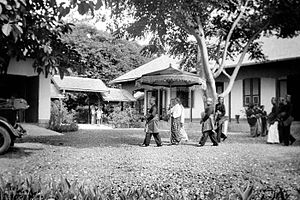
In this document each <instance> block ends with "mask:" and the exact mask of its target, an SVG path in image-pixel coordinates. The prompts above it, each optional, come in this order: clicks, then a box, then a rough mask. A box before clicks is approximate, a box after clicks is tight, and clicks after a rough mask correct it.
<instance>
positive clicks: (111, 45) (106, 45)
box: [64, 24, 149, 84]
mask: <svg viewBox="0 0 300 200" xmlns="http://www.w3.org/2000/svg"><path fill="white" fill-rule="evenodd" d="M64 41H65V42H67V43H68V44H69V45H71V46H75V49H76V50H77V51H78V53H79V54H80V55H81V56H82V60H81V62H82V63H83V64H82V68H81V70H78V72H77V74H78V75H85V76H86V77H88V78H99V79H101V80H102V81H104V82H105V83H106V84H108V83H109V81H111V80H113V79H115V78H117V77H118V76H121V75H122V74H124V73H126V72H128V71H130V70H132V69H134V68H136V67H139V66H140V65H142V64H144V63H145V62H146V61H147V60H149V58H146V57H143V56H142V55H140V53H139V52H140V50H141V48H142V47H141V46H140V45H138V44H137V43H136V42H130V41H127V40H122V39H116V38H114V37H113V36H111V35H110V34H109V33H107V32H103V31H100V30H97V29H96V28H95V27H93V26H89V25H85V24H77V25H76V26H75V27H74V29H73V32H72V33H71V34H68V35H65V36H64Z"/></svg>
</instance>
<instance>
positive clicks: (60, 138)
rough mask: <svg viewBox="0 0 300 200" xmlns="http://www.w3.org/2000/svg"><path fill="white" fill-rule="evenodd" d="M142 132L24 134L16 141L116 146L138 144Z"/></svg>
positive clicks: (71, 145)
mask: <svg viewBox="0 0 300 200" xmlns="http://www.w3.org/2000/svg"><path fill="white" fill-rule="evenodd" d="M143 139H144V133H143V132H141V131H137V130H100V131H99V130H87V131H83V130H82V131H77V132H71V133H65V134H63V135H53V136H25V137H23V138H21V139H19V140H18V141H16V142H18V143H42V144H47V145H53V146H68V147H76V148H89V147H118V146H124V145H133V146H135V145H138V144H140V143H142V142H143Z"/></svg>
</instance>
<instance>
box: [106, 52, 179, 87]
mask: <svg viewBox="0 0 300 200" xmlns="http://www.w3.org/2000/svg"><path fill="white" fill-rule="evenodd" d="M170 64H171V65H172V67H174V68H178V67H179V60H178V59H174V58H172V57H169V56H168V55H163V56H160V57H159V58H156V59H154V60H152V61H150V62H148V63H146V64H144V65H142V66H140V67H138V68H136V69H134V70H131V71H129V72H127V73H126V74H123V75H122V76H120V77H118V78H116V79H114V80H113V81H111V83H112V84H115V83H122V82H127V81H134V80H136V79H138V78H140V77H141V76H142V75H144V74H147V73H150V72H155V71H158V70H162V69H166V68H168V67H169V66H170Z"/></svg>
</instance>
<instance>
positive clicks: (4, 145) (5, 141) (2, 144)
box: [0, 126, 11, 154]
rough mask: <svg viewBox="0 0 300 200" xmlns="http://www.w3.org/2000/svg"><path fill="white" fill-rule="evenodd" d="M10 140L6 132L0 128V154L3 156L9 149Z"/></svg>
mask: <svg viewBox="0 0 300 200" xmlns="http://www.w3.org/2000/svg"><path fill="white" fill-rule="evenodd" d="M10 144H11V138H10V135H9V133H8V131H7V130H6V129H5V128H3V127H1V126H0V154H3V153H5V152H6V151H7V149H8V148H9V147H10Z"/></svg>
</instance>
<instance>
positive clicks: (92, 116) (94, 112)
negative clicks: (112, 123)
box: [91, 105, 96, 124]
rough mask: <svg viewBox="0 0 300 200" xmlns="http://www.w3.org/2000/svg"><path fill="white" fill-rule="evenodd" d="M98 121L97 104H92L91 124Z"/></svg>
mask: <svg viewBox="0 0 300 200" xmlns="http://www.w3.org/2000/svg"><path fill="white" fill-rule="evenodd" d="M95 123H96V109H95V106H94V105H92V106H91V124H95Z"/></svg>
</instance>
